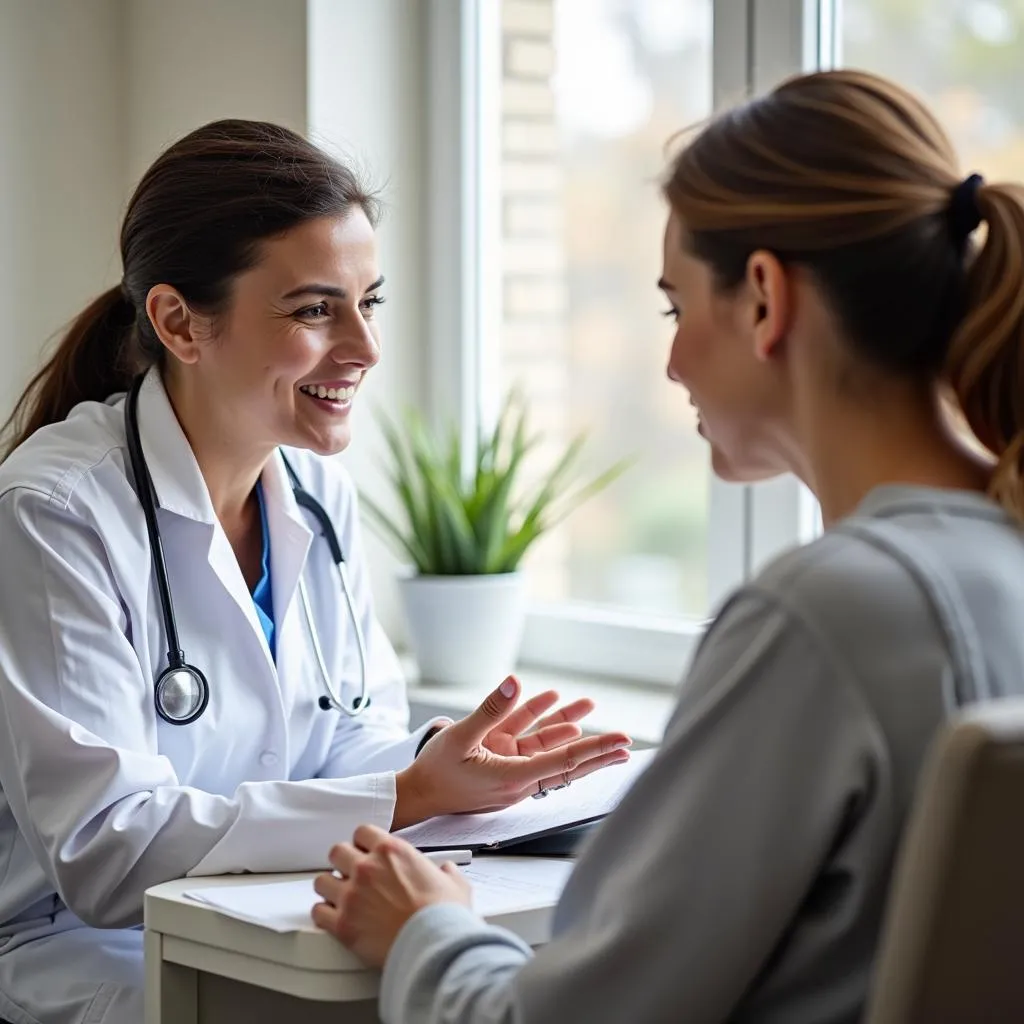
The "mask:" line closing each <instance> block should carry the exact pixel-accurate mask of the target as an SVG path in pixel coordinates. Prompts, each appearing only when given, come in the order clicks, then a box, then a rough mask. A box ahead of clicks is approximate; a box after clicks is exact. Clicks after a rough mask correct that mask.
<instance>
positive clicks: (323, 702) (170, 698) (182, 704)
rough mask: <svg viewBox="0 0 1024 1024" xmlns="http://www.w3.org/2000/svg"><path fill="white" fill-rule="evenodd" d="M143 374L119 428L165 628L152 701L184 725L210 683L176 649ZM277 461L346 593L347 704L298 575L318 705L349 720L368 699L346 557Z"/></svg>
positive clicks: (322, 515) (326, 521)
mask: <svg viewBox="0 0 1024 1024" xmlns="http://www.w3.org/2000/svg"><path fill="white" fill-rule="evenodd" d="M144 376H145V375H144V374H140V375H139V376H138V377H136V379H135V381H134V382H133V383H132V387H131V390H130V391H129V392H128V397H127V398H126V399H125V403H124V430H125V435H126V437H127V440H128V459H129V461H130V462H131V466H132V473H133V474H134V476H135V483H136V486H137V488H138V492H139V503H140V504H141V505H142V511H143V514H144V515H145V517H146V529H147V531H148V532H149V549H150V552H151V554H152V558H153V567H154V569H155V570H156V583H157V590H158V592H159V598H160V614H161V616H162V618H163V620H164V630H165V631H166V633H167V646H168V651H167V667H166V668H165V669H164V670H163V671H162V672H161V673H160V675H159V676H157V679H156V682H155V683H154V697H155V701H156V711H157V714H158V715H159V716H160V717H161V718H162V719H163V720H164V721H165V722H170V723H171V724H172V725H188V724H189V723H190V722H194V721H195V720H196V719H197V718H199V716H200V715H201V714H202V713H203V712H204V711H205V710H206V705H207V704H209V703H210V684H209V683H208V682H207V681H206V676H204V675H203V673H202V672H200V671H199V669H197V668H196V667H195V665H190V664H189V663H188V662H187V661H186V660H185V652H184V651H183V650H182V649H181V643H180V641H179V640H178V626H177V622H176V620H175V617H174V602H173V601H172V600H171V587H170V584H169V583H168V581H167V563H166V562H165V561H164V546H163V542H162V541H161V539H160V527H159V526H158V525H157V521H156V491H155V490H154V488H153V479H152V477H151V476H150V475H149V467H148V466H147V465H146V457H145V455H143V452H142V443H141V441H140V440H139V417H138V405H139V391H140V389H141V388H142V382H143V379H144ZM281 458H282V460H283V461H284V465H285V469H286V470H287V471H288V476H289V478H290V480H291V483H292V493H293V494H294V496H295V501H296V503H297V504H298V505H299V506H301V507H302V508H304V509H306V510H307V511H308V512H311V513H312V514H313V516H314V517H315V518H316V520H317V522H318V523H319V525H320V532H321V533H322V534H323V537H324V540H326V541H327V546H328V547H329V548H330V549H331V558H333V559H334V564H335V566H337V569H338V576H339V577H340V578H341V591H342V593H343V594H344V595H345V604H346V605H347V607H348V614H349V618H350V620H351V622H352V625H353V626H354V627H355V636H356V647H357V649H358V651H359V696H358V697H356V698H355V700H353V701H352V705H351V706H349V705H347V704H344V703H343V702H342V701H341V699H340V694H339V696H337V697H335V695H334V689H333V687H332V686H331V677H330V674H329V673H328V671H327V665H326V663H325V662H324V655H323V651H322V650H321V648H320V638H319V636H318V635H317V632H316V626H315V625H314V623H313V613H312V611H311V610H310V607H309V595H308V594H307V593H306V584H305V583H304V582H303V579H302V577H301V576H300V577H299V584H298V590H299V601H300V603H301V604H302V614H303V617H304V618H305V620H306V628H307V631H308V632H309V637H310V639H311V640H312V641H313V653H314V654H315V655H316V662H317V665H318V666H319V668H320V678H321V680H322V682H323V688H324V693H323V694H322V695H321V697H320V701H319V704H320V707H321V708H322V709H323V710H324V711H330V710H331V709H332V708H333V709H334V710H335V711H340V712H342V713H343V714H346V715H349V716H352V717H354V716H355V715H360V714H362V713H363V712H364V711H365V710H366V709H367V707H369V705H370V698H369V697H368V696H367V695H366V641H365V638H364V637H363V631H362V630H361V629H360V628H359V617H358V616H357V615H356V611H355V608H354V607H353V605H352V591H351V589H350V587H349V582H348V574H347V573H346V571H345V555H344V553H343V552H342V550H341V544H340V543H339V541H338V535H337V533H336V532H335V530H334V526H333V524H332V523H331V519H330V516H328V515H327V512H326V511H325V510H324V507H323V505H321V504H320V502H319V501H317V500H316V498H314V497H313V495H312V494H310V493H309V492H308V491H305V490H303V488H302V485H301V484H300V483H299V478H298V476H296V474H295V470H294V469H293V468H292V466H291V463H289V461H288V460H287V458H285V456H284V453H283V452H282V453H281Z"/></svg>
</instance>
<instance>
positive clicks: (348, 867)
mask: <svg viewBox="0 0 1024 1024" xmlns="http://www.w3.org/2000/svg"><path fill="white" fill-rule="evenodd" d="M365 856H366V854H365V853H363V852H362V851H361V850H357V849H356V848H355V847H354V846H353V845H352V844H351V843H338V844H337V845H336V846H332V847H331V852H330V853H329V854H328V855H327V859H328V860H329V861H330V862H331V867H332V868H334V870H335V871H337V872H339V873H340V874H342V875H345V877H346V878H348V877H351V875H352V872H353V871H355V868H356V865H357V864H358V863H359V862H360V861H361V860H362V859H363V857H365Z"/></svg>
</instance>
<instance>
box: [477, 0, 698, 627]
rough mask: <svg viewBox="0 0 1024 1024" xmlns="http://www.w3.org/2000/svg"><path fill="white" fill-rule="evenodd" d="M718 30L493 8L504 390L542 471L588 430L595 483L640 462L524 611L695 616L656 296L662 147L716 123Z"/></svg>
mask: <svg viewBox="0 0 1024 1024" xmlns="http://www.w3.org/2000/svg"><path fill="white" fill-rule="evenodd" d="M711 14H712V11H711V0H630V2H624V0H550V2H547V3H537V2H533V3H530V4H522V3H515V2H510V3H506V4H505V18H504V22H503V25H502V44H503V45H502V51H503V52H502V68H503V75H502V95H501V112H500V118H501V135H502V139H501V159H502V162H501V172H500V175H501V177H500V192H501V201H502V224H501V231H502V250H501V256H502V284H503V303H502V310H503V316H502V324H501V340H500V356H499V361H498V366H497V370H498V374H499V381H500V385H501V386H502V388H504V387H508V386H511V385H513V384H518V385H520V386H521V387H522V389H523V391H524V393H525V394H526V395H527V396H528V399H529V403H530V410H531V416H532V418H533V420H534V421H535V426H536V427H537V428H538V429H539V430H540V432H542V433H543V435H544V436H545V438H546V439H549V443H548V448H549V453H551V452H553V451H557V448H558V447H559V446H561V445H564V444H565V443H566V441H567V440H568V439H569V437H570V436H571V435H573V434H575V433H576V432H577V431H585V432H586V433H587V434H588V437H589V443H588V449H587V455H586V465H587V470H588V472H589V474H590V475H596V474H597V472H598V471H599V470H600V469H601V468H603V467H604V466H605V465H607V464H609V463H610V462H611V461H613V460H616V459H619V458H623V457H635V459H636V461H635V464H634V465H633V466H632V467H631V468H630V470H629V471H628V472H627V473H626V474H625V476H623V477H621V478H620V479H619V480H618V481H616V482H615V484H614V485H613V486H612V487H610V488H609V489H607V490H605V491H603V492H602V493H600V494H599V495H598V496H597V497H595V498H593V499H591V500H590V501H589V502H588V503H587V504H586V505H584V506H582V507H581V508H580V509H579V510H578V511H576V512H574V513H573V515H572V517H571V518H570V519H569V520H567V521H566V522H565V523H564V524H563V525H562V526H561V527H559V528H558V529H556V530H554V531H553V532H552V533H551V534H550V535H549V536H548V537H547V538H545V539H544V540H543V541H542V542H541V543H540V544H539V545H538V546H537V547H536V548H535V550H534V551H533V553H532V555H531V556H530V557H528V558H527V560H526V569H527V575H528V578H529V581H530V584H531V593H532V596H533V597H534V599H536V600H540V601H545V602H565V601H579V602H586V603H588V604H598V605H604V606H610V607H612V608H616V609H620V610H622V611H625V612H629V611H634V612H641V613H651V612H655V613H658V614H680V615H690V616H694V617H697V616H702V615H704V614H705V613H706V611H707V605H708V597H707V550H708V542H707V532H708V485H709V479H710V473H709V469H708V456H707V450H706V446H705V445H704V443H703V442H702V441H701V439H700V437H699V436H698V435H697V433H696V430H695V426H696V424H695V415H694V413H693V409H692V408H691V407H690V405H689V404H688V402H687V401H686V396H685V394H683V393H681V392H680V390H679V389H678V388H676V387H672V386H671V385H670V384H669V383H668V381H667V380H666V379H665V374H664V368H665V360H666V356H667V352H668V342H669V339H670V337H671V328H670V326H669V325H668V324H667V323H666V322H665V321H664V320H663V319H662V318H661V317H660V315H659V313H660V310H661V309H663V308H664V306H665V303H664V301H663V299H662V298H661V297H660V296H659V294H658V293H657V290H656V288H655V282H656V281H657V279H658V277H659V276H660V272H661V252H660V246H659V244H658V240H659V238H660V235H661V231H662V228H663V225H664V220H665V208H664V204H663V202H662V201H661V198H660V195H659V191H658V180H659V177H660V175H661V173H662V171H663V168H664V164H665V151H666V144H667V142H668V140H669V139H670V138H671V136H672V135H673V134H674V133H676V132H677V131H678V130H679V129H680V128H681V127H683V126H685V125H689V124H693V123H695V122H697V121H699V120H701V119H703V118H704V117H706V116H707V115H708V113H709V112H710V110H711ZM538 454H539V456H540V457H541V458H543V455H544V453H538ZM553 458H554V455H553V454H549V460H550V461H553Z"/></svg>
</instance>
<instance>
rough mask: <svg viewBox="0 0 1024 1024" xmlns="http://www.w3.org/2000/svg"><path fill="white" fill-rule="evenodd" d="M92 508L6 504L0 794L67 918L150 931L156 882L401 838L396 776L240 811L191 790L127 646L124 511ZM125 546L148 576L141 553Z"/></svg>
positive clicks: (258, 787)
mask: <svg viewBox="0 0 1024 1024" xmlns="http://www.w3.org/2000/svg"><path fill="white" fill-rule="evenodd" d="M89 505H90V508H88V509H87V508H84V507H83V509H82V510H81V512H75V511H73V510H70V509H68V508H66V507H64V506H62V505H61V504H59V503H58V502H56V501H52V500H51V499H50V497H49V495H46V494H41V493H37V492H34V491H30V490H16V491H12V492H9V493H7V494H5V495H4V496H3V497H2V498H0V547H2V552H3V572H2V573H0V785H2V787H3V792H4V796H5V797H6V799H7V801H8V803H9V805H10V808H11V811H12V813H13V815H14V817H15V820H16V821H17V824H18V826H19V828H20V829H21V831H22V833H23V834H24V836H25V838H26V841H27V842H28V844H29V846H30V847H31V850H32V852H33V854H34V856H35V857H36V859H37V860H38V862H39V863H40V865H41V866H42V868H43V870H44V871H45V872H46V874H47V876H48V877H49V878H50V879H51V880H52V882H53V884H54V886H55V887H56V889H57V891H58V893H59V895H60V897H61V899H62V900H63V901H64V902H65V903H66V904H67V905H68V907H70V909H71V910H72V911H73V912H75V913H76V914H78V916H80V917H81V918H83V920H85V921H86V922H88V923H91V924H95V925H100V926H107V927H119V926H124V925H130V924H137V923H139V922H140V921H141V920H142V896H143V892H144V891H145V889H146V888H147V887H149V886H151V885H154V884H156V883H158V882H162V881H166V880H168V879H172V878H178V877H182V876H184V875H187V874H215V873H220V872H226V871H242V870H249V871H264V872H266V871H287V870H301V869H312V868H316V867H320V866H322V865H323V864H324V860H325V851H326V849H327V848H328V847H329V846H330V844H331V842H333V841H334V839H335V838H336V837H337V835H338V832H339V830H341V831H342V832H346V831H348V832H351V830H352V829H354V828H355V827H356V825H357V824H358V823H359V822H360V821H363V820H367V819H372V820H374V821H375V822H376V823H377V824H378V825H380V826H382V827H385V828H386V827H388V826H389V825H390V822H391V819H392V814H393V810H394V799H395V788H394V776H393V775H392V774H380V775H363V776H360V777H357V778H349V779H337V780H335V779H320V780H311V781H306V782H275V781H258V782H245V783H243V784H241V785H240V786H238V787H237V789H235V790H234V792H233V793H231V795H221V794H218V793H211V792H206V791H204V790H200V789H198V788H195V787H192V786H187V785H182V784H181V782H180V780H179V779H178V777H177V775H176V773H175V770H174V767H173V766H172V764H171V762H170V761H169V760H168V758H167V757H165V756H163V755H161V754H160V752H159V749H158V743H157V735H158V726H157V719H156V714H155V710H154V708H153V680H152V678H151V675H150V673H149V670H148V667H147V668H145V669H144V668H143V667H142V666H141V665H140V663H139V659H138V656H137V654H136V652H135V650H134V648H133V647H132V644H131V642H130V640H129V636H130V632H131V630H133V629H144V628H145V623H144V622H138V621H130V615H129V612H128V610H127V608H126V604H125V601H124V600H123V598H122V597H121V594H120V592H119V590H118V588H117V584H116V581H115V573H114V570H113V569H112V567H111V563H110V560H109V559H108V557H107V551H106V548H105V546H104V542H103V540H102V539H101V538H102V537H103V536H110V535H112V534H113V533H114V532H115V531H117V526H116V520H117V516H118V510H117V507H116V506H117V503H116V502H115V501H112V500H110V499H109V496H108V497H107V500H106V501H105V502H104V497H103V495H100V494H94V495H92V497H91V499H90V502H89ZM112 519H113V522H112V521H111V520H112ZM100 522H103V524H104V525H103V527H102V529H101V528H100V526H99V523H100ZM117 536H118V543H121V544H125V545H131V544H136V545H138V546H139V552H138V558H137V561H136V559H135V558H134V556H133V558H132V559H131V562H132V564H145V563H146V559H147V557H148V555H147V553H146V549H145V547H144V544H145V539H144V537H138V538H137V537H133V536H132V534H131V531H129V530H127V529H123V528H122V529H121V530H120V531H118V532H117ZM119 554H123V552H119ZM122 563H123V564H129V563H128V560H125V559H122ZM136 614H141V615H142V616H144V615H145V611H144V610H143V611H142V612H141V613H139V612H137V613H136ZM275 824H278V825H281V826H285V827H283V828H274V827H268V826H273V825H275Z"/></svg>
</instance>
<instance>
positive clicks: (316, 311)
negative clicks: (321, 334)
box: [295, 302, 330, 320]
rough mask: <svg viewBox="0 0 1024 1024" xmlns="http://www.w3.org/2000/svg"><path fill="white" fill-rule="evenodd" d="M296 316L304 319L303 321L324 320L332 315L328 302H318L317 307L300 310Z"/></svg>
mask: <svg viewBox="0 0 1024 1024" xmlns="http://www.w3.org/2000/svg"><path fill="white" fill-rule="evenodd" d="M295 315H296V316H298V317H302V319H303V320H323V319H324V318H325V317H327V316H329V315H330V309H329V308H328V306H327V303H326V302H318V303H317V304H316V305H315V306H306V307H305V308H304V309H300V310H299V311H298V312H297V313H296V314H295Z"/></svg>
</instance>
